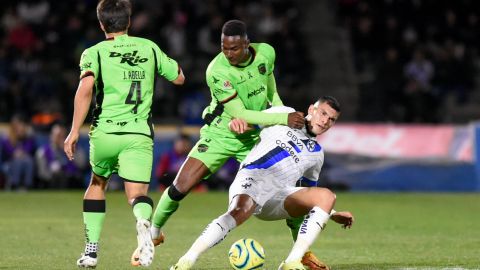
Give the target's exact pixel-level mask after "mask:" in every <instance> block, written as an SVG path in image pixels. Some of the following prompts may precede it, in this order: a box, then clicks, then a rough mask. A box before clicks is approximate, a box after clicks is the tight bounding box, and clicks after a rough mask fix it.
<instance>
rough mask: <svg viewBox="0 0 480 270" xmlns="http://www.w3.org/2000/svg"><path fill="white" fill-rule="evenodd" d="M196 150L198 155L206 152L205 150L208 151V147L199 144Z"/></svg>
mask: <svg viewBox="0 0 480 270" xmlns="http://www.w3.org/2000/svg"><path fill="white" fill-rule="evenodd" d="M197 150H198V152H200V153H204V152H207V150H208V145H206V144H200V145H199V146H198V147H197Z"/></svg>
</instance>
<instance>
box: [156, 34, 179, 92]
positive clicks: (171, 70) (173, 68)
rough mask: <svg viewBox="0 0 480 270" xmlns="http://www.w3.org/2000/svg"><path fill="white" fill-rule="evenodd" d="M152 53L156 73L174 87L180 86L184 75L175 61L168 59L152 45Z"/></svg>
mask: <svg viewBox="0 0 480 270" xmlns="http://www.w3.org/2000/svg"><path fill="white" fill-rule="evenodd" d="M153 51H154V53H155V55H154V57H155V59H158V62H157V67H156V68H157V72H158V74H160V75H161V76H163V77H164V78H165V79H167V80H169V81H170V82H171V83H173V84H175V85H182V84H183V83H184V82H185V75H184V74H183V70H182V68H181V67H180V65H179V64H178V63H177V61H175V60H173V59H172V58H170V57H168V56H167V54H165V53H164V52H163V51H162V50H161V49H160V48H159V47H158V46H157V45H156V44H154V43H153Z"/></svg>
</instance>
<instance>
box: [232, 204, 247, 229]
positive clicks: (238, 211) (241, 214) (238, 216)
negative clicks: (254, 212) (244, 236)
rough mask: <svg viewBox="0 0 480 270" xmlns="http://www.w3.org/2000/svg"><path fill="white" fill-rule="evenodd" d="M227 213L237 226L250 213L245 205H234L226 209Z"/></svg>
mask: <svg viewBox="0 0 480 270" xmlns="http://www.w3.org/2000/svg"><path fill="white" fill-rule="evenodd" d="M228 214H229V215H230V216H232V217H233V218H234V219H235V222H236V223H237V226H238V225H240V224H242V223H243V222H245V221H246V220H247V219H248V218H249V217H250V215H251V214H250V211H249V209H246V208H245V207H235V208H234V209H232V210H230V211H228Z"/></svg>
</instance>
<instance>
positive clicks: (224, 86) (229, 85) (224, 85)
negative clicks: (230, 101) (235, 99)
mask: <svg viewBox="0 0 480 270" xmlns="http://www.w3.org/2000/svg"><path fill="white" fill-rule="evenodd" d="M223 88H224V89H232V83H230V81H224V82H223Z"/></svg>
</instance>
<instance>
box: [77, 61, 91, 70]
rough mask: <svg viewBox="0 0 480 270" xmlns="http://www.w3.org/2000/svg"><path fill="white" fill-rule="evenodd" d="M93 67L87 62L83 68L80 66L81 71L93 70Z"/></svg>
mask: <svg viewBox="0 0 480 270" xmlns="http://www.w3.org/2000/svg"><path fill="white" fill-rule="evenodd" d="M91 67H92V62H86V63H83V64H82V65H81V66H80V70H81V71H83V70H85V69H87V68H91Z"/></svg>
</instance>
